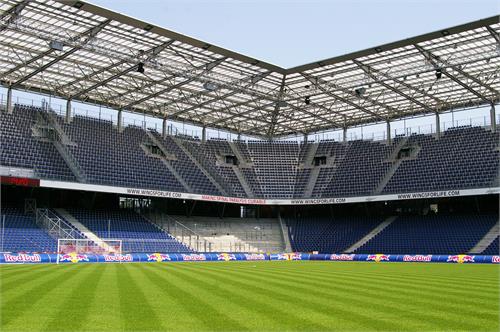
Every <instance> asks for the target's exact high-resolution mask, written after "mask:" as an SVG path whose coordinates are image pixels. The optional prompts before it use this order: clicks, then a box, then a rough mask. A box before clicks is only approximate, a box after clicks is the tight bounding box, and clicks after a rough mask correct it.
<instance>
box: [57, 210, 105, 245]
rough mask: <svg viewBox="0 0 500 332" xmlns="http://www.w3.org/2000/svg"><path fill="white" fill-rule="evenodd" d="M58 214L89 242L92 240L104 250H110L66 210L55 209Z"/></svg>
mask: <svg viewBox="0 0 500 332" xmlns="http://www.w3.org/2000/svg"><path fill="white" fill-rule="evenodd" d="M54 210H55V211H56V212H57V214H59V215H60V216H61V217H63V218H64V220H66V221H67V222H68V223H69V224H70V225H72V226H73V227H75V228H76V229H77V230H78V231H79V232H80V233H81V234H82V235H83V236H84V237H86V238H87V239H89V240H92V241H93V242H94V243H95V244H97V245H98V246H99V247H101V248H103V249H104V250H109V246H108V245H107V244H106V243H105V242H104V241H103V240H102V239H101V238H100V237H99V236H97V235H96V234H95V233H93V232H92V231H91V230H90V229H88V228H87V227H85V226H84V225H83V224H82V223H81V222H79V221H78V220H77V219H76V218H75V217H73V216H72V215H71V214H70V213H69V212H68V211H66V210H65V209H61V208H58V209H54Z"/></svg>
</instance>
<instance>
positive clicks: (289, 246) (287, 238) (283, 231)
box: [278, 214, 292, 252]
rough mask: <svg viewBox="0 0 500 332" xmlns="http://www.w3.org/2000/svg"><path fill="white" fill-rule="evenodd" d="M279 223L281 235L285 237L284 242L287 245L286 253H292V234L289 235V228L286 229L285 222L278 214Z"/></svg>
mask: <svg viewBox="0 0 500 332" xmlns="http://www.w3.org/2000/svg"><path fill="white" fill-rule="evenodd" d="M278 221H279V222H280V227H281V235H282V236H283V242H284V244H285V251H286V252H291V251H292V244H291V243H290V234H289V233H288V228H287V227H286V224H285V222H284V221H283V219H282V218H281V214H278Z"/></svg>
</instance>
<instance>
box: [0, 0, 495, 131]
mask: <svg viewBox="0 0 500 332" xmlns="http://www.w3.org/2000/svg"><path fill="white" fill-rule="evenodd" d="M499 30H500V24H499V20H498V16H495V17H491V18H487V19H484V20H480V21H476V22H471V23H468V24H464V25H461V26H457V27H452V28H449V29H446V30H442V31H436V32H432V33H428V34H425V35H422V36H418V37H414V38H410V39H405V40H402V41H398V42H394V43H391V44H387V45H382V46H379V47H375V48H372V49H367V50H363V51H359V52H355V53H351V54H346V55H343V56H339V57H335V58H331V59H326V60H322V61H318V62H315V63H311V64H306V65H303V66H299V67H295V68H290V69H284V68H281V67H279V66H276V65H273V64H269V63H266V62H263V61H259V60H256V59H254V58H251V57H248V56H245V55H242V54H238V53H236V52H233V51H230V50H226V49H223V48H220V47H217V46H214V45H212V44H210V43H206V42H203V41H199V40H196V39H193V38H190V37H187V36H183V35H181V34H178V33H175V32H173V31H169V30H167V29H163V28H161V27H158V26H154V25H152V24H149V23H146V22H142V21H139V20H136V19H133V18H130V17H127V16H124V15H121V14H118V13H115V12H112V11H109V10H107V9H104V8H100V7H98V6H95V5H92V4H90V3H86V2H84V1H78V0H47V1H45V0H33V1H27V0H24V1H23V0H0V81H1V83H2V84H3V85H4V86H6V87H11V88H19V89H25V90H30V91H36V92H42V93H47V94H52V95H56V96H60V97H63V98H67V99H72V100H78V101H83V102H92V103H97V104H101V105H105V106H108V107H112V108H116V109H125V110H128V111H131V112H138V113H144V114H149V115H151V116H155V117H162V118H168V119H171V120H176V121H182V122H186V123H192V124H195V125H200V126H207V127H213V128H220V129H224V130H228V131H233V132H238V133H246V134H248V135H252V136H258V137H263V138H275V137H282V136H288V135H295V134H297V133H312V132H315V131H319V130H328V129H337V128H346V127H351V126H357V125H362V124H367V123H375V122H380V121H390V120H394V119H400V118H403V117H408V116H414V115H419V114H427V113H432V112H444V111H450V110H456V109H463V108H470V107H477V106H480V105H494V104H496V103H498V102H499V93H498V91H500V79H499V74H500V73H499V68H500V37H499ZM51 41H59V42H62V43H63V44H64V49H63V51H60V50H55V49H53V48H51V47H50V46H49V44H50V42H51ZM139 65H140V66H143V67H144V73H140V72H138V66H139ZM438 70H439V72H440V74H442V75H441V77H440V78H439V79H438V78H437V77H436V72H437V71H438Z"/></svg>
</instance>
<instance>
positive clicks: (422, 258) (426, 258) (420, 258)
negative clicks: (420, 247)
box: [403, 255, 432, 262]
mask: <svg viewBox="0 0 500 332" xmlns="http://www.w3.org/2000/svg"><path fill="white" fill-rule="evenodd" d="M431 260H432V255H404V256H403V262H430V261H431Z"/></svg>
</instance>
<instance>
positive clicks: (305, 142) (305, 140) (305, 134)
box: [304, 133, 307, 144]
mask: <svg viewBox="0 0 500 332" xmlns="http://www.w3.org/2000/svg"><path fill="white" fill-rule="evenodd" d="M304 144H307V133H304Z"/></svg>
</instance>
